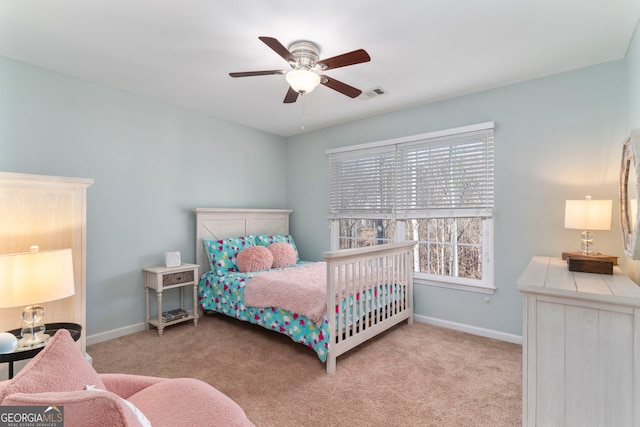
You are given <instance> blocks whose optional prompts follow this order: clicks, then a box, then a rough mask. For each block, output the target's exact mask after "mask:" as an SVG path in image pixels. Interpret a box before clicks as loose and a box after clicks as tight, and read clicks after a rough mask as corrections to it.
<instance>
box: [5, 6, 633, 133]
mask: <svg viewBox="0 0 640 427" xmlns="http://www.w3.org/2000/svg"><path fill="white" fill-rule="evenodd" d="M639 18H640V0H484V1H478V0H399V1H393V2H392V1H388V0H323V1H319V0H318V1H313V2H312V1H307V0H261V1H260V0H105V1H98V0H94V1H90V0H0V55H3V56H6V57H9V58H13V59H16V60H19V61H24V62H27V63H31V64H34V65H37V66H40V67H44V68H48V69H51V70H55V71H58V72H61V73H64V74H69V75H72V76H75V77H79V78H82V79H86V80H89V81H92V82H95V83H99V84H102V85H106V86H110V87H114V88H120V89H122V90H124V91H128V92H132V93H136V94H139V95H143V96H146V97H149V98H152V99H155V100H159V101H162V102H167V103H170V104H175V105H178V106H181V107H184V108H187V109H190V110H194V111H199V112H202V113H205V114H208V115H211V116H215V117H219V118H222V119H225V120H228V121H231V122H235V123H240V124H243V125H246V126H250V127H253V128H256V129H260V130H263V131H266V132H270V133H274V134H277V135H282V136H290V135H294V134H297V133H300V132H304V131H305V130H307V131H308V130H314V129H319V128H322V127H326V126H331V125H335V124H338V123H343V122H347V121H351V120H354V119H358V118H362V117H368V116H373V115H377V114H381V113H385V112H389V111H394V110H400V109H403V108H407V107H410V106H416V105H421V104H425V103H429V102H433V101H436V100H441V99H446V98H451V97H454V96H459V95H463V94H467V93H472V92H477V91H481V90H485V89H490V88H494V87H497V86H502V85H506V84H511V83H516V82H520V81H524V80H529V79H532V78H536V77H541V76H545V75H549V74H554V73H558V72H562V71H567V70H571V69H576V68H581V67H585V66H589V65H592V64H596V63H601V62H606V61H611V60H616V59H620V58H623V57H624V55H625V53H626V50H627V47H628V44H629V42H630V40H631V38H632V35H633V31H634V28H635V25H636V23H637V22H638V19H639ZM258 36H271V37H275V38H277V39H278V40H279V41H280V42H281V43H282V44H283V45H285V46H288V45H289V44H290V43H291V42H293V41H296V40H301V39H304V40H310V41H313V42H315V43H317V44H318V45H319V46H320V49H321V53H320V57H321V58H328V57H332V56H335V55H339V54H342V53H345V52H348V51H352V50H355V49H359V48H363V49H365V50H366V51H367V52H368V53H369V54H370V56H371V58H372V59H371V62H367V63H363V64H358V65H353V66H348V67H343V68H338V69H333V70H329V71H327V72H326V74H327V75H329V76H331V77H333V78H335V79H338V80H340V81H343V82H344V83H347V84H349V85H351V86H355V87H357V88H359V89H361V90H363V91H364V92H366V91H367V90H369V89H372V88H374V87H382V88H383V89H384V91H385V92H386V94H384V95H382V96H378V97H367V96H365V95H364V94H363V95H361V96H360V97H359V98H356V99H351V98H348V97H346V96H344V95H342V94H340V93H338V92H335V91H333V90H331V89H329V88H327V87H324V86H319V87H318V88H317V89H316V90H315V91H313V92H312V93H310V94H308V95H305V96H304V97H303V99H300V98H299V99H298V102H296V103H295V104H283V103H282V100H283V98H284V96H285V93H286V92H287V89H288V86H287V83H286V81H285V79H284V76H282V75H271V76H260V77H246V78H236V79H233V78H231V77H229V75H228V73H229V72H231V71H255V70H271V69H287V67H288V64H287V63H286V62H285V61H284V60H283V59H282V58H281V57H280V56H278V55H277V54H276V53H275V52H273V51H272V50H271V49H269V48H268V47H267V46H266V45H265V44H263V43H262V42H261V41H260V40H258ZM303 126H304V129H305V130H303V129H302V127H303Z"/></svg>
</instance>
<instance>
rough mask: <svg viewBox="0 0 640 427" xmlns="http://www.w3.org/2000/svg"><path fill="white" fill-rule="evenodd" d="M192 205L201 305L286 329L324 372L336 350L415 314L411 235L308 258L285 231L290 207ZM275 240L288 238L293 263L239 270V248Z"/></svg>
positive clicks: (331, 366) (341, 350) (333, 362)
mask: <svg viewBox="0 0 640 427" xmlns="http://www.w3.org/2000/svg"><path fill="white" fill-rule="evenodd" d="M194 212H195V213H196V262H197V263H198V264H199V265H200V268H201V269H202V271H203V274H202V276H201V278H200V282H199V286H198V304H199V307H200V309H201V310H202V311H203V312H205V313H206V312H217V313H222V314H225V315H228V316H231V317H235V318H237V319H240V320H243V321H247V322H250V323H254V324H257V325H260V326H263V327H265V328H267V329H271V330H275V331H277V332H280V333H282V334H285V335H287V336H289V337H290V338H291V339H292V340H294V341H296V342H299V343H302V344H304V345H307V346H308V347H310V348H312V349H313V350H314V351H315V352H316V354H317V355H318V357H319V359H320V360H321V361H323V362H326V369H327V372H328V373H333V372H335V369H336V358H337V357H338V356H339V355H341V354H343V353H345V352H346V351H348V350H350V349H352V348H354V347H356V346H357V345H359V344H361V343H362V342H364V341H366V340H368V339H370V338H372V337H374V336H375V335H377V334H379V333H381V332H383V331H385V330H387V329H389V328H390V327H392V326H394V325H396V324H397V323H400V322H402V321H404V320H407V321H408V323H409V324H411V323H412V322H413V279H412V277H413V264H412V256H413V246H414V242H405V243H392V244H386V245H378V246H373V247H367V248H358V249H349V250H340V251H332V252H325V253H324V254H323V257H324V261H323V262H309V261H302V260H299V256H298V254H297V249H296V246H295V241H294V240H293V238H292V237H291V236H290V235H289V215H290V213H291V211H290V210H284V209H225V208H197V209H194ZM273 243H279V244H280V245H275V246H281V245H282V244H284V243H286V244H288V245H290V246H291V248H293V251H294V253H295V256H294V257H295V258H294V260H293V261H292V262H293V263H295V265H291V266H282V267H279V268H271V269H265V270H258V271H247V272H240V271H239V269H238V265H237V262H238V258H237V257H238V255H239V254H241V253H242V251H243V250H245V249H246V248H249V247H252V246H263V247H269V245H272V244H273ZM275 246H272V248H274V247H275ZM253 249H256V248H253ZM249 251H251V250H249ZM249 251H246V252H245V254H246V253H247V252H249ZM263 251H264V250H263ZM241 257H242V255H241Z"/></svg>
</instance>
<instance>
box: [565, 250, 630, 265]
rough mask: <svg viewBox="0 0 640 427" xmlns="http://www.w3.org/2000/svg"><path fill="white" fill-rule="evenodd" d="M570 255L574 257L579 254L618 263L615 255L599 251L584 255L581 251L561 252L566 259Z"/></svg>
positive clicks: (614, 263)
mask: <svg viewBox="0 0 640 427" xmlns="http://www.w3.org/2000/svg"><path fill="white" fill-rule="evenodd" d="M571 256H573V257H574V258H575V257H576V256H580V257H583V258H584V257H589V258H592V259H604V260H609V261H611V262H612V263H613V265H618V257H617V256H613V255H605V254H599V253H595V254H591V255H584V254H583V253H581V252H562V259H563V260H566V259H567V258H570V257H571Z"/></svg>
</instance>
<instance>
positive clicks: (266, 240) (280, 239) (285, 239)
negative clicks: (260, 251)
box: [254, 234, 300, 262]
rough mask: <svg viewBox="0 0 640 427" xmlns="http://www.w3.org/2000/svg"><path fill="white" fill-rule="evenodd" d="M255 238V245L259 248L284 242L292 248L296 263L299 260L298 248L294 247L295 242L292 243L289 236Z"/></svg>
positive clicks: (273, 235)
mask: <svg viewBox="0 0 640 427" xmlns="http://www.w3.org/2000/svg"><path fill="white" fill-rule="evenodd" d="M254 237H255V242H256V245H260V246H267V247H268V246H269V245H270V244H272V243H279V242H285V243H288V244H290V245H291V247H293V250H294V251H295V253H296V262H297V261H298V260H299V259H300V256H299V255H298V248H297V247H296V244H295V242H294V241H293V237H291V235H290V234H258V235H256V236H254Z"/></svg>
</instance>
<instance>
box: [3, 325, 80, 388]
mask: <svg viewBox="0 0 640 427" xmlns="http://www.w3.org/2000/svg"><path fill="white" fill-rule="evenodd" d="M45 328H46V330H45V331H44V333H45V334H49V335H50V336H53V335H54V334H55V333H56V332H58V330H59V329H66V330H68V331H69V333H70V334H71V338H73V340H74V341H78V339H79V338H80V334H81V333H82V326H80V325H78V324H77V323H46V324H45ZM7 332H9V333H10V334H13V335H15V336H16V337H17V338H21V336H20V329H12V330H10V331H7ZM46 345H47V343H44V344H43V345H41V346H40V347H35V348H33V347H29V348H20V347H18V348H16V349H15V350H14V351H13V352H12V353H4V354H0V363H9V379H11V378H13V362H16V361H18V360H25V359H31V358H32V357H33V356H35V355H36V354H38V353H40V351H41V350H42V349H43V348H44V347H45V346H46Z"/></svg>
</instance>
